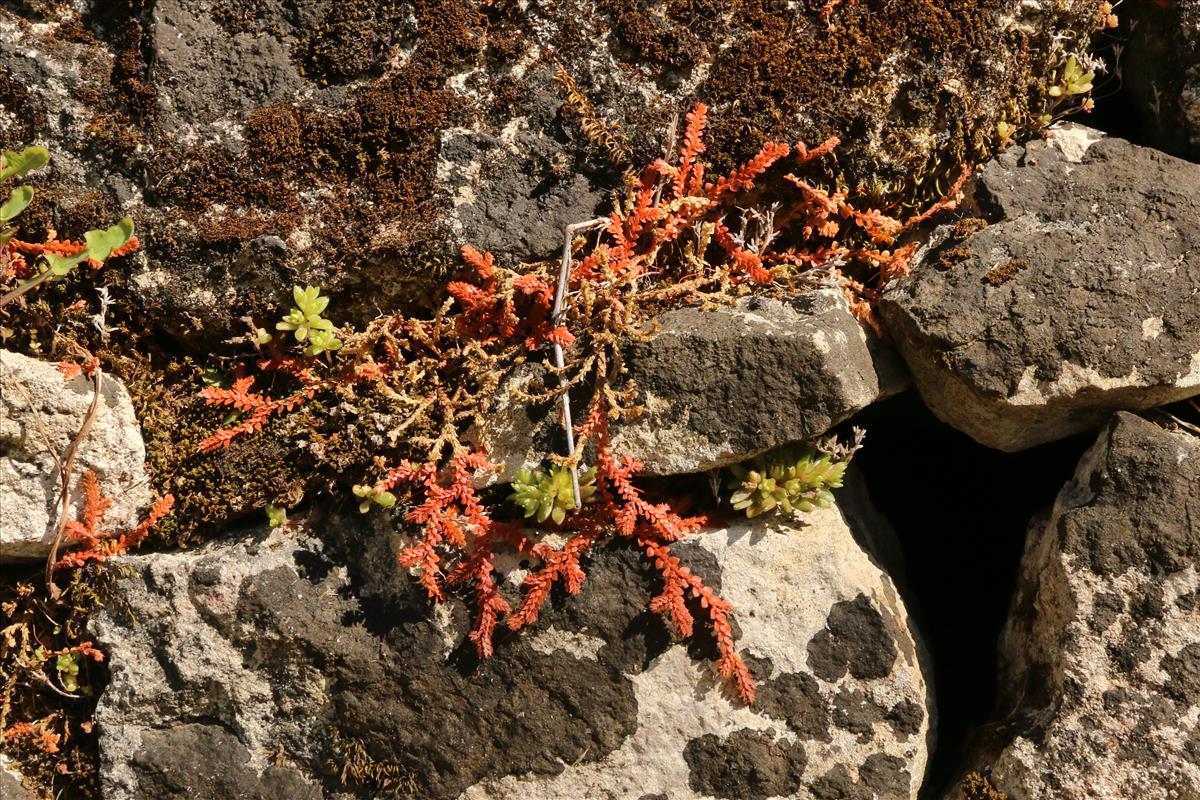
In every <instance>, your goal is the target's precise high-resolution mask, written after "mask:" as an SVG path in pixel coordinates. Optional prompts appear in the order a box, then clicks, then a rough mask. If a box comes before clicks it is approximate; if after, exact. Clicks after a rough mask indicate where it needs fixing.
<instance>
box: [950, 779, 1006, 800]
mask: <svg viewBox="0 0 1200 800" xmlns="http://www.w3.org/2000/svg"><path fill="white" fill-rule="evenodd" d="M961 789H962V794H963V798H964V800H1008V795H1006V794H1005V793H1004V792H1001V791H1000V790H998V789H997V788H996V787H995V786H993V785H992V782H991V781H989V780H988V779H987V778H985V777H983V776H982V775H980V774H979V773H978V772H972V773H969V774H968V775H967V777H966V778H964V779H963V782H962V786H961Z"/></svg>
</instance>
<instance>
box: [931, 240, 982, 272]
mask: <svg viewBox="0 0 1200 800" xmlns="http://www.w3.org/2000/svg"><path fill="white" fill-rule="evenodd" d="M973 256H974V254H973V253H972V252H971V250H970V248H967V247H962V246H959V247H951V248H950V249H948V250H943V251H942V252H941V253H939V254H938V257H937V261H935V262H934V266H936V267H937V268H938V269H940V270H943V271H945V270H949V269H954V268H955V267H956V266H958V265H959V264H961V263H963V262H964V261H969V260H970V259H971V258H972V257H973Z"/></svg>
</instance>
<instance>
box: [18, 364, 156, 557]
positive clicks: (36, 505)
mask: <svg viewBox="0 0 1200 800" xmlns="http://www.w3.org/2000/svg"><path fill="white" fill-rule="evenodd" d="M101 381H102V382H101V392H100V401H99V403H98V404H97V406H96V417H95V421H94V422H93V423H92V428H91V430H90V431H89V432H88V435H87V437H86V438H84V439H83V441H82V442H81V443H80V445H79V449H78V451H77V455H76V459H75V468H74V472H73V477H72V487H71V489H72V501H71V505H70V510H71V513H72V514H77V513H79V511H80V510H81V508H82V502H83V501H82V495H81V493H79V492H78V491H76V487H75V485H74V481H75V480H76V479H77V478H78V477H79V476H80V475H81V474H83V472H84V471H85V470H92V471H93V472H95V473H96V477H97V478H99V481H100V490H101V492H102V493H103V494H104V496H105V497H108V498H110V499H112V501H113V504H112V506H111V507H110V508H109V509H108V511H107V512H105V515H104V530H107V531H114V532H117V533H123V532H125V531H127V530H129V529H130V528H133V527H134V526H135V525H137V523H138V512H139V510H140V509H142V507H144V506H146V505H147V504H149V503H150V501H151V500H152V499H153V496H152V493H151V489H150V485H149V482H148V481H147V479H146V471H145V460H146V450H145V447H144V445H143V444H142V433H141V429H140V428H139V427H138V423H137V419H136V418H135V417H134V413H133V401H132V400H130V398H129V393H128V392H127V391H126V390H125V386H124V385H123V384H122V383H121V382H120V381H119V380H117V379H116V378H114V377H112V376H111V375H103V376H102V378H101ZM92 395H93V389H92V381H91V379H89V378H87V377H85V376H83V375H80V376H77V377H75V378H72V379H71V380H66V379H65V378H64V377H63V374H62V373H61V372H59V370H58V368H57V367H56V366H55V365H54V364H50V363H47V362H45V361H38V360H37V359H34V358H29V357H28V356H23V355H20V354H19V353H12V352H9V351H8V350H0V498H2V499H0V561H13V560H17V559H27V558H42V559H44V558H45V557H46V555H47V553H49V551H50V550H49V548H50V539H51V537H52V535H53V533H54V522H55V521H56V520H57V519H58V515H59V508H60V504H59V487H60V485H61V478H60V477H59V473H58V468H57V467H56V466H55V457H56V456H57V457H58V458H59V459H62V458H65V456H66V451H67V448H68V447H69V446H70V444H71V442H72V441H73V440H74V439H75V437H76V436H77V435H78V434H79V431H80V429H81V428H82V426H83V422H84V419H85V418H86V417H87V413H88V408H89V407H90V406H91V403H92Z"/></svg>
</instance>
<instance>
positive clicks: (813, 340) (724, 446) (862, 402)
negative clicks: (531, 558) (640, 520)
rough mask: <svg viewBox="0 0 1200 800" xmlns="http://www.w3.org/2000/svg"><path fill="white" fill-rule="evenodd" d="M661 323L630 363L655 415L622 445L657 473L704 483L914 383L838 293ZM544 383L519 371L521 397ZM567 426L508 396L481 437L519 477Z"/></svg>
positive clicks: (636, 347)
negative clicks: (706, 475) (696, 476)
mask: <svg viewBox="0 0 1200 800" xmlns="http://www.w3.org/2000/svg"><path fill="white" fill-rule="evenodd" d="M657 324H658V329H657V332H656V333H654V334H653V336H652V337H651V338H650V339H649V340H648V341H645V342H635V343H633V344H632V345H630V346H629V347H628V348H627V350H626V354H625V361H626V366H627V368H628V370H629V373H628V375H629V377H630V378H632V379H633V380H634V381H635V382H636V384H637V386H638V388H639V389H640V390H641V397H642V399H641V402H643V403H644V404H645V408H646V410H645V413H643V414H642V415H641V416H639V417H637V418H636V419H634V420H632V421H630V422H623V423H621V424H619V425H617V426H615V428H614V435H613V443H614V446H615V447H616V448H617V450H618V451H619V452H621V453H628V454H629V455H631V456H632V457H634V458H636V459H638V460H640V461H641V462H642V463H643V465H644V469H645V471H646V472H647V473H653V474H658V475H674V474H681V473H689V472H700V471H703V470H707V469H713V468H715V467H719V466H722V465H725V464H730V463H734V462H737V461H741V460H744V459H745V458H748V457H749V456H753V455H755V454H757V453H760V452H764V451H766V450H770V449H772V448H775V447H778V446H780V445H783V444H787V443H789V442H796V441H800V440H804V439H809V438H812V437H814V436H819V435H820V434H823V433H825V432H826V431H828V430H829V429H830V428H832V427H833V426H835V425H837V424H838V423H840V422H843V421H845V420H846V419H849V418H850V417H851V416H853V415H854V414H855V413H857V412H858V411H861V410H862V409H864V408H866V407H867V406H868V405H870V404H871V403H873V402H875V401H876V400H879V399H882V398H884V397H888V396H890V395H892V394H895V393H896V392H899V391H901V390H902V389H904V388H905V387H906V386H907V383H908V374H907V371H906V370H905V368H904V365H903V364H902V363H900V360H899V359H898V358H897V357H896V356H895V354H894V353H893V352H892V351H890V350H888V349H886V348H884V347H882V346H881V345H880V344H879V342H878V340H876V339H875V337H874V336H873V335H872V334H870V333H869V332H868V331H866V330H865V329H864V328H863V327H862V326H861V325H860V324H859V323H858V322H857V320H855V319H854V317H853V315H851V313H850V308H849V305H848V304H847V303H846V300H845V298H844V297H843V296H842V294H841V292H839V291H837V290H834V289H824V290H820V291H816V292H812V293H810V294H807V295H802V296H800V297H796V298H794V299H791V300H788V301H781V300H775V299H767V298H751V299H748V300H744V301H741V302H740V303H739V304H738V305H737V306H735V307H726V308H720V309H717V310H714V311H701V310H699V309H680V310H677V311H671V312H668V313H667V314H664V315H663V316H662V317H660V318H659V319H658V320H657ZM533 377H534V372H533V371H532V370H527V371H523V372H518V373H517V375H516V377H515V378H514V379H513V382H512V384H511V387H517V388H520V387H525V386H527V385H528V382H529V381H530V380H531V378H533ZM510 391H511V388H510ZM557 419H558V417H557V415H556V414H548V413H546V411H545V410H542V411H541V413H540V414H539V413H538V410H536V409H535V410H532V411H531V410H530V409H529V407H528V404H527V403H525V402H523V401H522V400H520V398H518V397H515V396H513V395H512V394H509V395H508V396H507V397H506V396H505V395H504V394H503V393H502V394H501V396H500V399H499V400H498V401H497V403H496V405H495V408H494V409H493V410H492V412H491V413H489V415H488V418H487V419H484V420H480V421H479V423H478V428H477V430H476V438H477V440H478V442H479V443H480V445H481V446H483V447H484V448H485V449H486V450H487V452H488V453H489V455H490V457H491V458H492V460H493V461H494V462H496V463H498V464H503V465H504V467H505V472H506V474H508V475H511V474H513V473H514V472H516V470H518V469H520V468H522V467H536V466H538V465H540V464H541V461H542V459H543V455H542V454H544V453H546V452H547V451H548V450H549V449H557V450H558V451H561V448H562V444H561V442H560V441H558V434H559V426H558V425H557V424H556V422H557Z"/></svg>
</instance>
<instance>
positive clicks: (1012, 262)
mask: <svg viewBox="0 0 1200 800" xmlns="http://www.w3.org/2000/svg"><path fill="white" fill-rule="evenodd" d="M1030 266H1032V265H1031V264H1030V263H1029V262H1028V261H1026V260H1025V259H1023V258H1010V259H1009V260H1008V261H1005V262H1004V263H1003V264H997V265H996V266H994V267H992V268H991V269H989V270H988V271H987V272H985V273H984V275H983V282H984V283H986V284H987V285H988V286H1003V285H1004V284H1006V283H1008V282H1009V281H1011V280H1012V279H1013V278H1015V277H1017V273H1019V272H1023V271H1024V270H1027V269H1029V267H1030Z"/></svg>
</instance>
